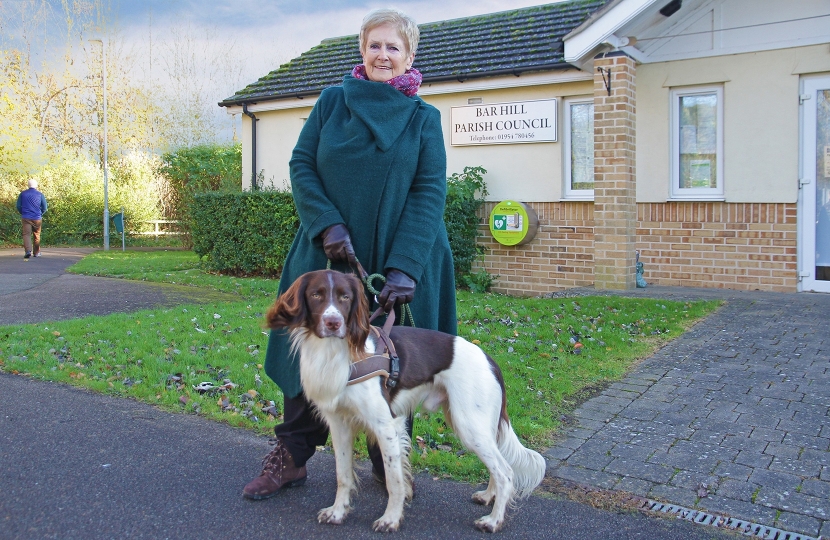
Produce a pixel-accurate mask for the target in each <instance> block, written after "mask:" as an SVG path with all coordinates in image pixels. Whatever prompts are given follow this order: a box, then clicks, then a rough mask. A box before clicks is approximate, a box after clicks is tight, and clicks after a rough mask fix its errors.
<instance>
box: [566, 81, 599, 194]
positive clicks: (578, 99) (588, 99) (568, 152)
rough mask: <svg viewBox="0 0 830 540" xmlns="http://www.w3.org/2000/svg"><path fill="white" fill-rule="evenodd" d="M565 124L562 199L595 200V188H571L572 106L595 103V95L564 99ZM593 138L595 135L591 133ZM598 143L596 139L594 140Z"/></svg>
mask: <svg viewBox="0 0 830 540" xmlns="http://www.w3.org/2000/svg"><path fill="white" fill-rule="evenodd" d="M562 102H563V103H564V107H565V110H564V114H563V115H562V116H563V117H564V122H565V126H564V129H563V134H562V142H563V145H562V146H563V151H564V156H563V158H564V159H563V165H564V167H563V176H562V180H563V181H562V199H564V200H569V201H593V200H594V189H593V188H591V189H571V155H572V153H571V106H572V105H579V104H581V105H588V104H589V105H592V106H593V105H594V98H593V97H587V96H586V97H572V98H566V99H563V100H562ZM591 137H592V138H593V137H594V135H593V134H591ZM594 144H596V141H595V142H594Z"/></svg>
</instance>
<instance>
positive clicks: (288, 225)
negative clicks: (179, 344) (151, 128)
mask: <svg viewBox="0 0 830 540" xmlns="http://www.w3.org/2000/svg"><path fill="white" fill-rule="evenodd" d="M486 172H487V171H486V170H484V169H483V168H482V167H465V168H464V172H463V173H460V174H459V173H456V174H453V175H452V176H450V177H449V178H448V179H447V206H446V209H445V211H444V221H445V223H446V227H447V233H448V235H449V239H450V248H451V249H452V253H453V257H454V258H455V278H456V283H457V284H458V285H459V286H461V287H465V288H468V289H471V290H474V291H486V290H488V289H489V288H490V285H491V284H492V281H493V278H492V277H491V276H490V275H489V274H487V272H486V271H484V270H480V271H478V272H476V273H471V268H472V264H473V261H475V259H476V258H477V257H479V256H481V255H482V254H483V253H484V248H483V247H482V246H481V245H479V244H477V243H476V233H477V232H478V221H479V220H478V215H477V212H478V210H479V208H480V207H481V205H482V204H483V203H484V198H483V197H484V196H485V195H486V194H487V187H486V185H485V183H484V179H483V175H484V174H485V173H486ZM190 216H191V219H192V241H193V251H195V252H196V254H197V255H199V256H200V257H203V258H205V264H206V266H207V268H208V269H209V270H212V271H215V272H223V273H228V274H234V275H249V274H264V275H274V276H277V275H279V274H280V272H281V271H282V265H283V263H284V262H285V257H286V256H287V255H288V250H289V249H290V248H291V242H292V241H293V240H294V235H295V234H296V232H297V228H298V227H299V218H298V217H297V210H296V207H295V206H294V199H293V198H292V196H291V192H290V191H286V190H280V191H270V190H269V191H256V192H250V193H239V192H234V193H228V192H215V193H201V194H195V195H194V196H193V203H192V205H191V211H190Z"/></svg>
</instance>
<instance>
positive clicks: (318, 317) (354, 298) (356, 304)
mask: <svg viewBox="0 0 830 540" xmlns="http://www.w3.org/2000/svg"><path fill="white" fill-rule="evenodd" d="M266 323H267V326H268V327H269V328H274V329H276V328H287V329H288V330H291V331H293V330H296V329H299V328H304V329H306V330H308V331H310V332H312V333H313V334H314V335H316V336H317V337H319V338H329V337H333V338H339V339H347V340H348V344H349V349H350V351H351V353H352V356H353V357H354V358H360V357H361V356H362V355H363V350H364V346H365V342H366V338H367V337H368V336H369V303H368V302H367V300H366V295H365V294H364V293H363V283H361V281H360V280H359V279H358V278H357V277H355V276H353V275H351V274H343V273H341V272H335V271H333V270H317V271H315V272H308V273H306V274H303V275H302V276H300V277H299V278H297V281H295V282H294V283H292V284H291V287H289V288H288V290H287V291H285V292H284V293H283V294H281V295H280V297H279V298H277V301H276V302H275V303H274V305H273V306H272V307H271V309H269V310H268V313H267V315H266Z"/></svg>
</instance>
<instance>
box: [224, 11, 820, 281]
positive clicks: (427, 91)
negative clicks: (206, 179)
mask: <svg viewBox="0 0 830 540" xmlns="http://www.w3.org/2000/svg"><path fill="white" fill-rule="evenodd" d="M420 28H421V44H420V46H419V49H418V51H417V54H416V58H415V66H416V67H418V69H419V70H421V72H422V73H423V74H424V83H423V85H422V87H421V91H420V92H419V95H420V96H421V97H422V98H423V99H424V100H426V101H427V102H429V103H431V104H432V105H434V106H436V107H437V108H438V109H439V110H440V111H441V113H442V118H443V121H444V136H445V140H446V145H447V157H448V173H452V172H460V171H461V170H463V168H464V167H465V166H483V167H484V168H485V169H487V171H488V174H487V175H486V178H485V179H486V181H487V185H488V190H489V192H490V195H489V199H490V201H489V202H488V205H487V208H486V213H485V214H484V215H483V216H482V217H483V222H484V221H488V223H487V225H484V224H483V225H482V228H481V235H480V236H481V238H480V241H481V242H482V243H484V244H486V245H487V247H488V248H489V251H488V253H487V256H486V258H485V260H484V262H483V263H482V264H483V266H484V268H486V269H487V270H488V271H489V272H490V273H492V274H498V276H499V278H498V280H497V281H496V284H495V289H496V290H499V291H502V292H508V293H511V294H540V293H546V292H551V291H555V290H558V289H562V288H566V287H573V286H585V285H595V286H596V287H597V288H600V289H602V288H606V289H626V288H633V287H634V286H635V270H634V269H635V256H636V252H637V251H639V253H640V261H641V262H643V263H644V265H645V278H646V280H647V281H648V282H649V283H651V284H659V285H679V286H694V287H720V288H730V289H744V290H754V289H757V290H766V291H790V292H794V291H821V292H830V224H828V219H827V210H828V209H830V0H799V1H798V2H787V3H785V2H780V1H778V0H671V1H668V0H610V1H608V0H573V1H570V2H563V3H556V4H547V5H541V6H536V7H530V8H524V9H517V10H512V11H506V12H500V13H494V14H490V15H484V16H479V17H471V18H465V19H456V20H450V21H440V22H435V23H427V24H423V25H421V26H420ZM360 61H361V60H360V55H359V53H358V44H357V36H356V35H355V36H347V37H342V38H333V39H328V40H325V41H323V42H322V43H321V44H320V45H318V46H317V47H314V48H312V49H311V50H309V51H307V52H306V53H304V54H302V55H301V56H299V57H298V58H295V59H294V60H292V61H291V62H289V63H287V64H285V65H283V66H280V68H279V69H277V70H275V71H273V72H271V73H269V74H268V75H266V76H265V77H263V78H262V79H260V80H259V81H257V82H255V83H253V84H251V85H249V86H248V87H246V88H244V89H243V90H241V91H239V92H238V93H237V94H235V95H234V96H231V97H229V98H228V99H226V100H224V101H222V102H221V103H220V105H221V106H224V107H227V108H228V110H229V112H235V113H236V112H242V113H244V114H245V115H246V116H245V117H243V134H244V135H243V159H244V163H243V171H244V175H245V178H246V180H245V182H246V183H247V185H248V186H250V185H251V179H252V178H258V179H259V181H260V182H263V183H265V184H266V185H274V186H277V187H280V186H287V185H288V160H289V158H290V154H291V150H292V148H293V145H294V142H295V141H296V139H297V135H298V134H299V131H300V129H301V127H302V123H303V120H304V119H305V118H306V117H307V116H308V113H309V111H310V109H311V107H312V106H313V105H314V102H315V99H316V96H317V95H319V93H320V91H321V90H322V89H323V88H325V87H327V86H329V85H333V84H338V83H339V82H340V81H341V80H342V77H343V75H345V74H346V73H348V72H349V71H350V70H351V68H352V66H354V65H355V64H357V63H360ZM254 119H256V121H254ZM254 173H255V174H254ZM505 200H510V201H516V202H521V203H525V206H524V208H527V209H529V212H530V214H533V213H535V215H536V216H537V217H538V227H537V228H536V232H535V236H534V237H533V238H532V239H531V238H525V240H527V241H526V243H522V244H520V245H514V246H507V245H503V244H502V243H499V242H497V241H496V239H495V238H494V235H493V234H491V231H490V229H491V228H492V225H493V223H492V222H491V221H492V220H487V218H488V216H490V213H491V210H492V209H493V208H494V207H496V205H497V204H498V203H499V202H500V201H505ZM499 223H502V222H501V221H499ZM496 236H498V235H496Z"/></svg>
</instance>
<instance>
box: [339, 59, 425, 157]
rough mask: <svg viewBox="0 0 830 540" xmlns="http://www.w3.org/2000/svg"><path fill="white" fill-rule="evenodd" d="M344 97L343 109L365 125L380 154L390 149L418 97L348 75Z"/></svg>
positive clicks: (415, 107)
mask: <svg viewBox="0 0 830 540" xmlns="http://www.w3.org/2000/svg"><path fill="white" fill-rule="evenodd" d="M343 94H344V98H345V101H346V107H348V109H349V111H351V113H352V114H353V115H355V116H356V117H358V118H359V119H360V120H362V121H363V123H365V124H366V126H367V127H368V128H369V131H370V132H371V133H372V135H373V136H374V138H375V143H376V144H377V145H378V148H379V149H380V150H381V151H382V152H386V151H387V150H389V149H390V148H392V146H393V145H394V144H395V141H397V140H398V138H399V137H400V136H401V133H403V131H404V129H406V126H407V125H409V121H410V120H411V119H412V116H413V115H414V114H415V111H416V110H418V106H419V103H418V102H419V99H418V98H417V97H411V98H410V97H406V96H405V95H403V94H402V93H401V92H400V91H398V90H396V89H395V88H393V87H391V86H389V85H388V84H384V83H379V82H374V81H362V80H360V79H355V78H354V77H352V76H351V75H347V76H346V77H345V78H344V79H343Z"/></svg>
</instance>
